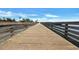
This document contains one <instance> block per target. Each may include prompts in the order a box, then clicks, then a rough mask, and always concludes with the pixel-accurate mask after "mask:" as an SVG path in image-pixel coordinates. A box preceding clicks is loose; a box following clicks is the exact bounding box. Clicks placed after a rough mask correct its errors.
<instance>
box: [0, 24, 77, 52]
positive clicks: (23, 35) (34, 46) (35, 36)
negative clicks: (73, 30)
mask: <svg viewBox="0 0 79 59" xmlns="http://www.w3.org/2000/svg"><path fill="white" fill-rule="evenodd" d="M0 49H3V50H5V49H9V50H11V49H12V50H14V49H15V50H16V49H17V50H24V49H25V50H26V49H28V50H62V49H65V50H72V49H75V50H77V49H78V48H77V47H76V46H74V45H73V44H71V43H70V42H68V41H67V40H65V39H64V38H62V37H61V36H59V35H58V34H56V33H54V32H53V31H51V30H50V29H48V28H46V27H45V26H43V25H42V24H36V25H34V26H32V27H30V28H28V29H27V30H25V31H23V32H20V33H18V34H17V35H15V36H13V37H11V38H10V39H8V40H7V41H5V42H3V43H2V44H0Z"/></svg>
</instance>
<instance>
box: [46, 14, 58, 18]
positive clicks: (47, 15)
mask: <svg viewBox="0 0 79 59" xmlns="http://www.w3.org/2000/svg"><path fill="white" fill-rule="evenodd" d="M45 16H46V17H54V18H55V17H59V16H57V15H52V14H46V15H45Z"/></svg>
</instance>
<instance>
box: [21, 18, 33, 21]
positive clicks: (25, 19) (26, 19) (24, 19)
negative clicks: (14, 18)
mask: <svg viewBox="0 0 79 59" xmlns="http://www.w3.org/2000/svg"><path fill="white" fill-rule="evenodd" d="M20 22H33V20H30V19H29V18H23V19H22V20H20Z"/></svg>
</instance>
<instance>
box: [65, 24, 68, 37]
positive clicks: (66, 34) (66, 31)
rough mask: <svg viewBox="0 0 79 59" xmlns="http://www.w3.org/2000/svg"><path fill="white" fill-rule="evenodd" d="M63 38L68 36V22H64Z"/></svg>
mask: <svg viewBox="0 0 79 59" xmlns="http://www.w3.org/2000/svg"><path fill="white" fill-rule="evenodd" d="M65 38H68V24H65Z"/></svg>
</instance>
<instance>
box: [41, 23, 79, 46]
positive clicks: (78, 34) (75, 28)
mask: <svg viewBox="0 0 79 59" xmlns="http://www.w3.org/2000/svg"><path fill="white" fill-rule="evenodd" d="M41 24H43V25H44V26H46V27H48V28H49V29H51V30H52V31H54V32H56V33H57V34H59V35H60V36H62V37H64V38H65V39H67V40H68V41H70V42H71V43H73V44H74V45H76V46H77V47H79V22H41Z"/></svg>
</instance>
